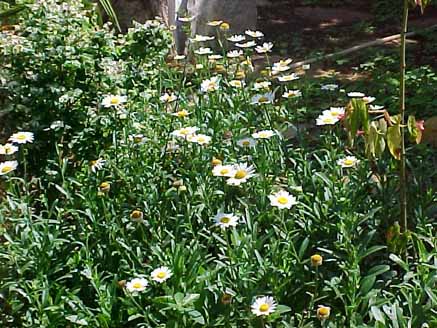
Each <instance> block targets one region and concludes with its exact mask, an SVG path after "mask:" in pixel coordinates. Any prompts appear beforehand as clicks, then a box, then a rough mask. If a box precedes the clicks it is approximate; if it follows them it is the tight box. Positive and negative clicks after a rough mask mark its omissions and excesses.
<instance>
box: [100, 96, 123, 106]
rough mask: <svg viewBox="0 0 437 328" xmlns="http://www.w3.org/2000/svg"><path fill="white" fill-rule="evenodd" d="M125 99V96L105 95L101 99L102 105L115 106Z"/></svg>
mask: <svg viewBox="0 0 437 328" xmlns="http://www.w3.org/2000/svg"><path fill="white" fill-rule="evenodd" d="M126 101H127V97H126V96H118V95H106V96H105V97H104V98H103V100H102V106H103V107H106V108H108V107H116V106H120V105H122V104H124V103H125V102H126Z"/></svg>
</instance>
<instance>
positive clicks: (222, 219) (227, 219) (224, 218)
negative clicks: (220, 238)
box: [220, 216, 231, 223]
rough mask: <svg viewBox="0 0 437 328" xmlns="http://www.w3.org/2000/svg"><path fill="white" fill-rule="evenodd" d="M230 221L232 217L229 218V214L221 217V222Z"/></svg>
mask: <svg viewBox="0 0 437 328" xmlns="http://www.w3.org/2000/svg"><path fill="white" fill-rule="evenodd" d="M229 221H231V219H230V218H228V217H227V216H225V217H222V218H221V219H220V222H221V223H229Z"/></svg>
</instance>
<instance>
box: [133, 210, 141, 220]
mask: <svg viewBox="0 0 437 328" xmlns="http://www.w3.org/2000/svg"><path fill="white" fill-rule="evenodd" d="M143 216H144V214H143V212H141V211H139V210H134V211H132V212H131V214H130V218H131V219H132V221H141V220H142V219H143Z"/></svg>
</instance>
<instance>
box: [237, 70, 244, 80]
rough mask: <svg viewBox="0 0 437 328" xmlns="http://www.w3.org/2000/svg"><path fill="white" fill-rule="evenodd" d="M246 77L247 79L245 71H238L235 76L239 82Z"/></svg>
mask: <svg viewBox="0 0 437 328" xmlns="http://www.w3.org/2000/svg"><path fill="white" fill-rule="evenodd" d="M245 77H246V74H245V73H244V72H243V71H238V72H237V73H236V74H235V78H236V79H238V80H242V79H244V78H245Z"/></svg>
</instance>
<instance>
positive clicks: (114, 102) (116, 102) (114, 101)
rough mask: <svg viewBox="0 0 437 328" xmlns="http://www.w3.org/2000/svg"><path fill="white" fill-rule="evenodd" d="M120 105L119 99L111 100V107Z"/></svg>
mask: <svg viewBox="0 0 437 328" xmlns="http://www.w3.org/2000/svg"><path fill="white" fill-rule="evenodd" d="M117 104H118V98H115V97H114V98H111V105H117Z"/></svg>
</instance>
